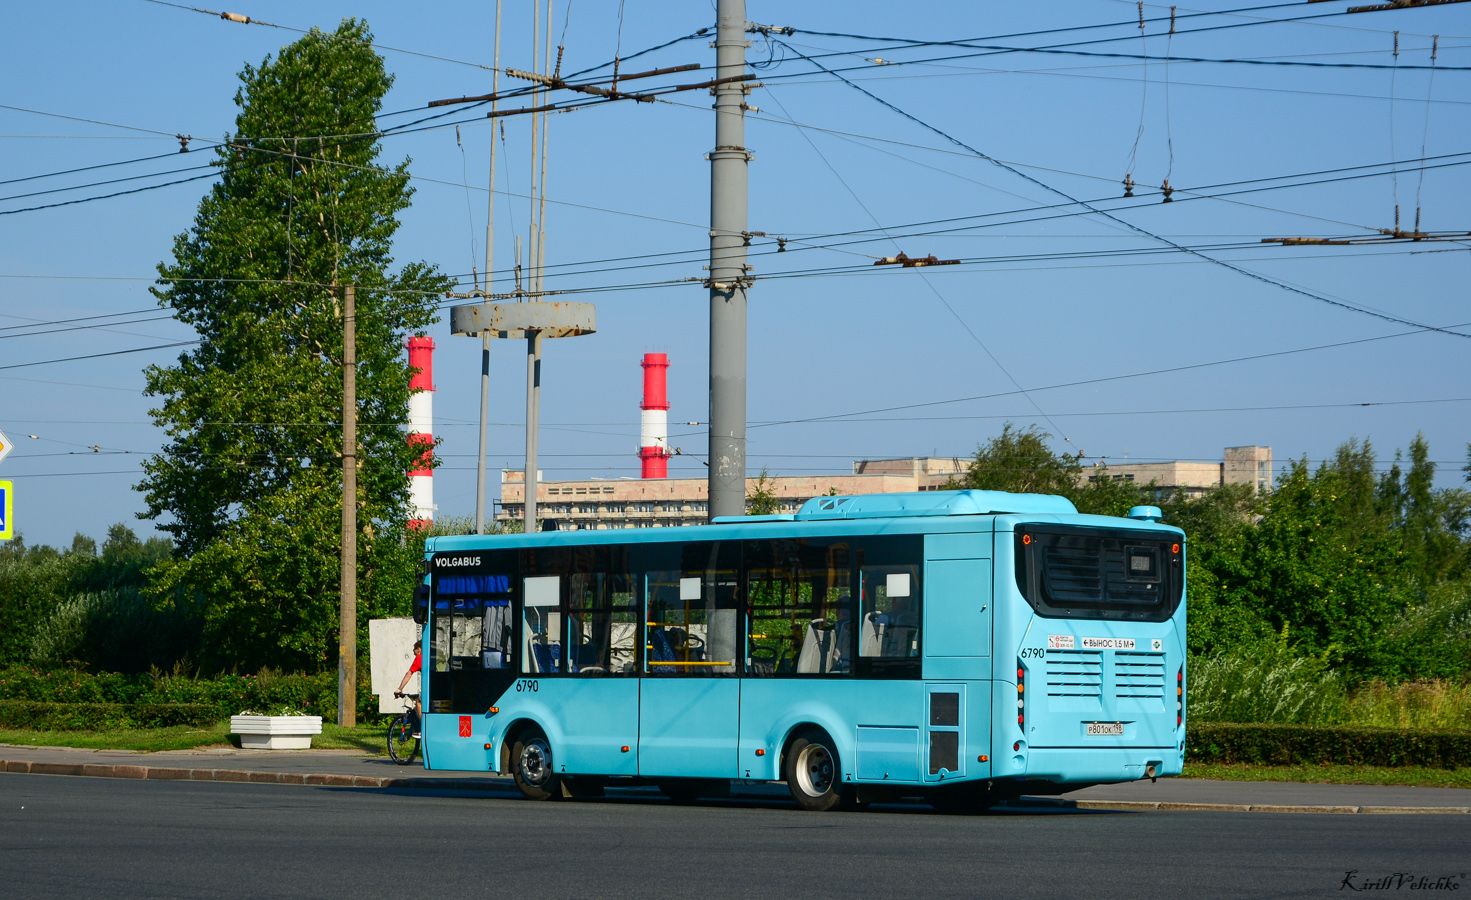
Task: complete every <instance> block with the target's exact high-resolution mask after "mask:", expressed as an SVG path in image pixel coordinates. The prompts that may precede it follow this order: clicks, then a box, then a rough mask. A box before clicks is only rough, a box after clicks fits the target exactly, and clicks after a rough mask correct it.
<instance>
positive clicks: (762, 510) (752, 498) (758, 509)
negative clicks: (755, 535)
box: [746, 467, 781, 516]
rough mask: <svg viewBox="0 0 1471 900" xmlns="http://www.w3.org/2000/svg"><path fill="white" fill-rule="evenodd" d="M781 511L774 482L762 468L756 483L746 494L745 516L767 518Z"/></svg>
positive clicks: (779, 499)
mask: <svg viewBox="0 0 1471 900" xmlns="http://www.w3.org/2000/svg"><path fill="white" fill-rule="evenodd" d="M780 511H781V498H780V497H778V496H777V495H776V482H775V481H773V480H772V479H771V476H770V475H768V474H767V472H766V469H765V467H762V469H761V474H760V475H758V476H757V477H756V483H755V484H753V485H751V489H750V490H749V491H748V492H746V515H748V516H769V515H773V514H775V513H778V512H780Z"/></svg>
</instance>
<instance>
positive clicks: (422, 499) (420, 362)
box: [406, 337, 434, 529]
mask: <svg viewBox="0 0 1471 900" xmlns="http://www.w3.org/2000/svg"><path fill="white" fill-rule="evenodd" d="M406 346H407V347H408V348H409V365H410V366H411V367H413V368H415V369H418V370H419V371H418V372H416V373H415V374H414V377H413V379H412V380H410V381H409V390H410V391H411V393H410V394H409V446H410V447H421V448H423V452H422V453H421V454H420V455H419V460H418V465H416V466H415V467H414V468H412V469H409V502H410V503H411V504H413V507H414V509H413V514H412V515H411V517H410V518H409V528H411V529H418V528H428V527H429V525H430V524H431V523H432V522H433V521H434V470H433V469H432V468H431V467H430V463H431V461H432V460H433V458H434V340H433V339H432V338H427V337H411V338H409V340H408V342H407V344H406Z"/></svg>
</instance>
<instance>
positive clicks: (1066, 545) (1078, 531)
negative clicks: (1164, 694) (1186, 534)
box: [1016, 525, 1185, 622]
mask: <svg viewBox="0 0 1471 900" xmlns="http://www.w3.org/2000/svg"><path fill="white" fill-rule="evenodd" d="M1182 546H1183V545H1182V542H1181V540H1180V538H1179V537H1178V536H1176V535H1169V534H1164V535H1161V534H1160V533H1158V532H1140V531H1131V530H1128V529H1122V528H1119V529H1114V528H1089V527H1082V526H1066V525H1027V526H1018V527H1017V530H1016V583H1017V588H1018V590H1020V591H1021V593H1022V596H1023V597H1025V598H1026V600H1027V602H1028V603H1030V604H1031V605H1032V608H1033V609H1035V610H1036V611H1037V614H1038V615H1042V616H1050V617H1054V618H1079V619H1125V620H1133V621H1145V622H1163V621H1165V620H1166V619H1168V618H1170V616H1172V615H1174V612H1175V608H1176V607H1177V606H1179V603H1180V596H1181V594H1182V592H1183V590H1184V587H1185V575H1184V569H1183V559H1184V556H1183V553H1182Z"/></svg>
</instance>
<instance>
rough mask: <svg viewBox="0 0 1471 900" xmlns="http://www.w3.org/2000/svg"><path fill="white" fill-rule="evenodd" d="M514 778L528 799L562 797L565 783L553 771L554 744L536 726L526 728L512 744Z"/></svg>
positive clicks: (512, 773)
mask: <svg viewBox="0 0 1471 900" xmlns="http://www.w3.org/2000/svg"><path fill="white" fill-rule="evenodd" d="M511 777H512V778H513V779H515V781H516V787H517V789H518V790H520V791H521V796H523V797H525V798H526V799H527V800H554V799H561V797H562V780H561V778H560V777H558V775H557V772H556V770H555V768H553V762H552V745H551V742H550V741H548V740H547V736H546V735H545V734H543V733H542V730H541V729H540V728H537V727H536V726H535V725H528V726H527V727H526V728H523V729H522V730H521V731H520V733H518V734H517V735H516V740H515V742H514V743H512V745H511Z"/></svg>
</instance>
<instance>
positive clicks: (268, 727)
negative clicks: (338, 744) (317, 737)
mask: <svg viewBox="0 0 1471 900" xmlns="http://www.w3.org/2000/svg"><path fill="white" fill-rule="evenodd" d="M230 733H231V734H238V735H240V746H241V748H242V749H245V750H307V749H309V748H310V747H311V745H312V735H314V734H321V733H322V717H321V716H231V717H230Z"/></svg>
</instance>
